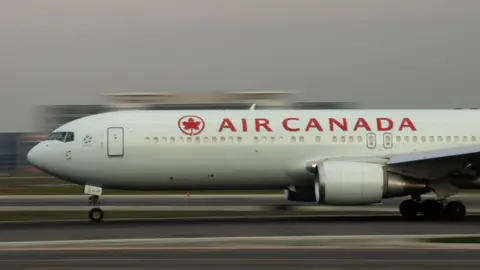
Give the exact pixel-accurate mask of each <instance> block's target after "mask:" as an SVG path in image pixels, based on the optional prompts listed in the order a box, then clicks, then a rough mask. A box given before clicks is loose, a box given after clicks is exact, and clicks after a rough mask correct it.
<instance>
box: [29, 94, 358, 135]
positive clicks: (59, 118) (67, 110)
mask: <svg viewBox="0 0 480 270" xmlns="http://www.w3.org/2000/svg"><path fill="white" fill-rule="evenodd" d="M294 96H295V92H289V91H239V92H180V93H169V92H167V93H115V94H106V95H105V98H106V102H105V105H62V106H43V107H41V108H40V110H41V111H40V112H39V114H38V115H39V116H40V117H41V118H42V119H39V121H38V122H39V123H42V124H41V126H39V127H38V129H39V130H41V131H42V132H50V131H52V130H54V129H55V128H57V127H58V126H60V125H62V124H64V123H67V122H69V121H72V120H75V119H77V118H80V117H83V116H86V115H90V114H97V113H101V112H107V111H115V110H127V109H144V110H215V109H223V110H227V109H228V110H246V109H248V108H250V107H251V106H252V105H253V104H255V109H256V110H261V109H278V108H290V109H341V108H343V109H346V108H355V104H353V103H349V102H294V101H292V98H293V97H294Z"/></svg>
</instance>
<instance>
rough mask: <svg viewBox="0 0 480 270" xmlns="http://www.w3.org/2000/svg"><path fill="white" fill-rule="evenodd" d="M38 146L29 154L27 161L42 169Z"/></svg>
mask: <svg viewBox="0 0 480 270" xmlns="http://www.w3.org/2000/svg"><path fill="white" fill-rule="evenodd" d="M39 152H40V151H39V149H38V146H34V147H33V148H32V149H31V150H30V151H28V154H27V160H28V162H30V164H32V165H33V166H35V167H40V166H39V165H40V158H41V156H40V153H39Z"/></svg>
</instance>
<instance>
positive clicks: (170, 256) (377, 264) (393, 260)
mask: <svg viewBox="0 0 480 270" xmlns="http://www.w3.org/2000/svg"><path fill="white" fill-rule="evenodd" d="M0 264H1V265H2V267H5V268H6V269H17V268H19V267H21V268H22V269H26V268H28V269H52V268H61V269H105V268H112V269H245V267H252V268H253V269H345V268H347V269H353V268H355V269H407V268H408V269H430V268H431V269H467V268H473V267H475V268H478V267H479V266H480V259H479V258H478V251H476V250H405V249H399V250H359V249H342V250H325V249H323V250H302V249H296V248H292V249H287V250H276V249H250V250H249V249H246V250H220V249H216V250H210V249H208V250H190V251H189V250H180V251H175V250H157V251H155V250H153V251H152V250H126V251H116V252H98V251H55V252H41V251H40V252H38V251H37V252H0Z"/></svg>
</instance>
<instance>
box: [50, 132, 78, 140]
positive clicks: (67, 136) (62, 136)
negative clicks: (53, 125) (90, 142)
mask: <svg viewBox="0 0 480 270" xmlns="http://www.w3.org/2000/svg"><path fill="white" fill-rule="evenodd" d="M74 139H75V136H74V133H73V132H53V133H51V134H50V135H48V137H47V138H46V139H45V141H61V142H72V141H73V140H74Z"/></svg>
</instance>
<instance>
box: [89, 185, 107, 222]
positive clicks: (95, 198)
mask: <svg viewBox="0 0 480 270" xmlns="http://www.w3.org/2000/svg"><path fill="white" fill-rule="evenodd" d="M85 194H89V195H91V196H90V197H89V198H88V204H90V205H91V206H92V207H93V208H92V209H91V210H90V212H89V213H88V217H89V218H90V220H91V221H93V222H100V221H102V220H103V210H102V209H100V207H99V206H100V195H102V188H99V187H94V186H88V185H87V186H85Z"/></svg>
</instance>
